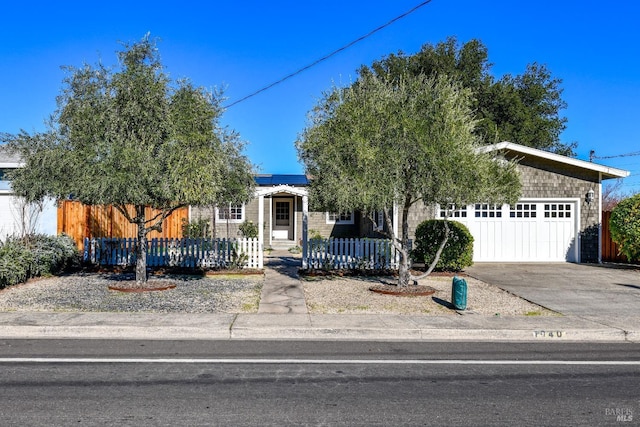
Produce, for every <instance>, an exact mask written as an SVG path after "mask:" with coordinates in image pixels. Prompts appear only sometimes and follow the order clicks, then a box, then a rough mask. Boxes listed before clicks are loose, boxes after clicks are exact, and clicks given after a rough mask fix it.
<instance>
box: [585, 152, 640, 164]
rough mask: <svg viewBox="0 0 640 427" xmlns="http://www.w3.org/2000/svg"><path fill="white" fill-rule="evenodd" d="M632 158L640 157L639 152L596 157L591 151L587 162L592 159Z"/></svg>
mask: <svg viewBox="0 0 640 427" xmlns="http://www.w3.org/2000/svg"><path fill="white" fill-rule="evenodd" d="M633 156H640V151H634V152H633V153H626V154H616V155H615V156H596V152H595V151H594V150H591V151H590V152H589V161H590V162H592V161H593V159H615V158H618V157H633Z"/></svg>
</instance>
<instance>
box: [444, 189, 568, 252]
mask: <svg viewBox="0 0 640 427" xmlns="http://www.w3.org/2000/svg"><path fill="white" fill-rule="evenodd" d="M579 218H580V212H579V200H577V199H542V200H540V199H539V200H534V199H531V200H526V199H524V200H520V201H519V202H518V203H516V204H515V205H512V206H510V205H502V206H498V205H491V204H475V205H470V206H468V207H467V208H466V209H462V210H459V211H456V212H455V213H454V218H452V219H454V220H456V221H459V222H461V223H463V224H464V225H466V226H467V227H468V228H469V231H470V232H471V234H472V235H473V238H474V247H473V260H474V262H489V261H505V262H510V261H511V262H517V261H527V262H564V261H570V262H575V261H576V260H577V259H578V248H579V244H578V242H577V234H576V230H579V229H580V224H579Z"/></svg>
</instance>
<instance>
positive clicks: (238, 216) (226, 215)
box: [216, 205, 244, 222]
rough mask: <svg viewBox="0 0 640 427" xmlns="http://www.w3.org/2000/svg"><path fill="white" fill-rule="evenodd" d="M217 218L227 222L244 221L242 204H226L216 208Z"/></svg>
mask: <svg viewBox="0 0 640 427" xmlns="http://www.w3.org/2000/svg"><path fill="white" fill-rule="evenodd" d="M216 212H217V220H218V221H227V220H229V222H242V221H244V205H228V206H224V207H218V208H217V209H216Z"/></svg>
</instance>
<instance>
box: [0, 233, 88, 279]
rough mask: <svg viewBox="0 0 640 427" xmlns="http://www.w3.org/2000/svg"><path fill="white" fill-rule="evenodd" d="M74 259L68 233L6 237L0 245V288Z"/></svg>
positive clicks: (62, 266) (59, 267) (52, 270)
mask: <svg viewBox="0 0 640 427" xmlns="http://www.w3.org/2000/svg"><path fill="white" fill-rule="evenodd" d="M77 261H78V250H77V249H76V246H75V242H74V241H73V239H71V238H70V237H69V236H66V235H60V236H46V235H43V234H34V235H28V236H25V237H21V238H17V237H9V238H7V240H6V241H5V242H4V243H2V244H1V245H0V288H4V287H6V286H11V285H15V284H17V283H21V282H24V281H26V280H27V279H29V278H30V277H37V276H47V275H51V274H55V273H58V272H60V271H62V270H64V269H65V268H67V267H70V266H71V265H73V264H74V263H76V262H77Z"/></svg>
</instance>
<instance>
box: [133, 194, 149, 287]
mask: <svg viewBox="0 0 640 427" xmlns="http://www.w3.org/2000/svg"><path fill="white" fill-rule="evenodd" d="M144 208H145V207H144V205H136V217H135V222H136V224H137V226H138V244H137V245H136V285H137V286H140V287H142V286H144V284H145V283H147V229H146V227H145V216H144Z"/></svg>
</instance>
